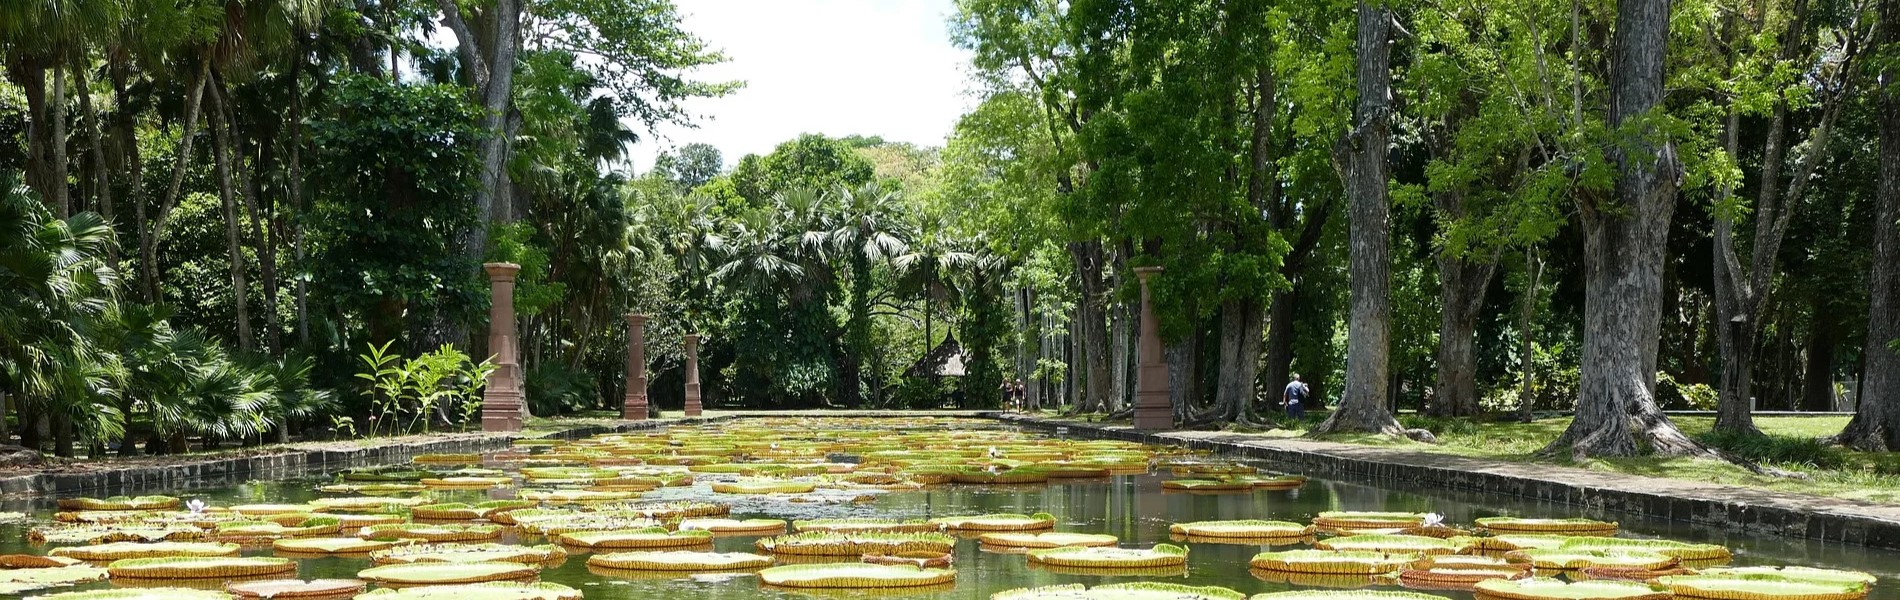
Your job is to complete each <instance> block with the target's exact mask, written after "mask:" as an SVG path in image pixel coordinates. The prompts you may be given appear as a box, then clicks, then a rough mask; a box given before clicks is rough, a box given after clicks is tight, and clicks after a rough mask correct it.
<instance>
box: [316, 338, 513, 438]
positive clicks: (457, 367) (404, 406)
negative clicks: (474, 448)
mask: <svg viewBox="0 0 1900 600" xmlns="http://www.w3.org/2000/svg"><path fill="white" fill-rule="evenodd" d="M389 346H390V343H384V344H383V345H382V346H380V347H378V346H374V345H371V346H369V352H368V353H366V354H363V355H360V356H358V357H357V360H358V362H359V363H360V365H361V366H360V367H358V368H359V370H358V371H357V372H356V378H357V379H359V380H362V381H364V382H365V383H364V384H363V387H362V394H363V396H364V397H366V398H368V399H369V401H370V417H369V427H368V430H367V431H365V432H364V433H365V434H368V435H372V436H373V435H377V434H378V433H382V434H385V435H398V434H403V433H411V432H415V431H418V430H420V431H422V432H428V431H429V429H430V426H431V425H432V424H433V423H437V422H441V423H443V424H447V425H455V426H462V427H467V426H469V425H472V424H475V422H476V420H477V419H479V418H480V416H481V393H482V388H483V387H484V386H485V385H486V384H487V382H488V376H489V374H490V373H492V372H494V370H495V365H494V363H493V362H492V361H488V360H484V361H482V362H480V363H476V362H474V361H473V360H471V359H470V358H469V357H468V355H466V354H463V353H462V352H461V351H460V350H456V349H455V348H454V347H451V346H448V345H446V344H445V345H443V346H442V347H440V348H437V349H435V350H433V351H430V352H425V353H422V354H419V355H417V356H415V357H413V358H408V359H404V358H403V357H402V356H401V355H399V354H394V353H391V352H389ZM405 416H407V418H408V422H407V423H404V422H403V419H404V417H405ZM350 429H351V431H352V432H354V431H355V423H354V422H351V423H350Z"/></svg>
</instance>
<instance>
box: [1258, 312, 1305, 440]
mask: <svg viewBox="0 0 1900 600" xmlns="http://www.w3.org/2000/svg"><path fill="white" fill-rule="evenodd" d="M1297 293H1299V292H1298V291H1297V290H1279V291H1275V292H1274V293H1273V299H1272V301H1271V303H1270V304H1268V305H1267V363H1266V373H1265V374H1264V375H1263V377H1262V379H1264V381H1263V382H1262V384H1263V385H1264V386H1265V389H1266V390H1267V408H1268V409H1269V410H1272V411H1274V412H1276V413H1277V412H1279V411H1280V410H1281V409H1282V408H1283V407H1284V403H1283V402H1281V398H1280V391H1281V390H1284V389H1286V384H1287V382H1289V381H1292V380H1293V335H1294V326H1295V324H1294V322H1293V309H1294V295H1295V294H1297Z"/></svg>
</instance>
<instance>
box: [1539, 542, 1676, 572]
mask: <svg viewBox="0 0 1900 600" xmlns="http://www.w3.org/2000/svg"><path fill="white" fill-rule="evenodd" d="M1505 556H1506V557H1508V558H1511V559H1513V560H1520V561H1524V562H1528V563H1531V564H1533V565H1536V566H1537V568H1539V569H1557V570H1566V571H1568V570H1575V569H1583V568H1588V567H1621V568H1628V569H1665V568H1668V567H1671V566H1675V564H1676V562H1677V559H1676V558H1675V557H1673V556H1667V555H1663V554H1657V553H1655V552H1643V551H1640V550H1621V551H1606V550H1572V549H1570V548H1569V547H1568V546H1566V547H1564V548H1555V549H1548V550H1540V549H1535V548H1533V549H1530V550H1515V551H1512V552H1510V553H1508V554H1505Z"/></svg>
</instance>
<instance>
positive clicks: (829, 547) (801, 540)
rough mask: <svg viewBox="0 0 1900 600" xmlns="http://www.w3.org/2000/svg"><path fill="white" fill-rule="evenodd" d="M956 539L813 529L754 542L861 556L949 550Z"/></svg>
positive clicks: (782, 550) (769, 548)
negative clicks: (812, 530)
mask: <svg viewBox="0 0 1900 600" xmlns="http://www.w3.org/2000/svg"><path fill="white" fill-rule="evenodd" d="M956 544H957V538H954V537H951V536H949V535H946V534H942V533H836V532H823V531H814V532H806V533H794V534H790V535H781V536H777V537H769V538H765V539H762V540H759V541H758V542H757V544H756V545H757V547H758V549H759V550H761V551H765V552H771V553H774V554H800V555H819V556H860V555H864V554H899V553H904V552H949V551H950V549H951V548H955V547H956Z"/></svg>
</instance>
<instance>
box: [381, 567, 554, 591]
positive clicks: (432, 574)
mask: <svg viewBox="0 0 1900 600" xmlns="http://www.w3.org/2000/svg"><path fill="white" fill-rule="evenodd" d="M536 572H537V569H536V568H535V567H533V566H530V565H524V564H521V563H503V562H485V563H484V562H478V563H412V564H401V565H383V566H380V567H370V568H368V569H363V570H361V571H357V572H356V576H357V577H359V578H362V579H367V580H370V581H374V582H377V583H386V584H396V585H439V584H445V583H483V582H488V581H519V580H523V579H530V578H533V577H534V576H535V573H536Z"/></svg>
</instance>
